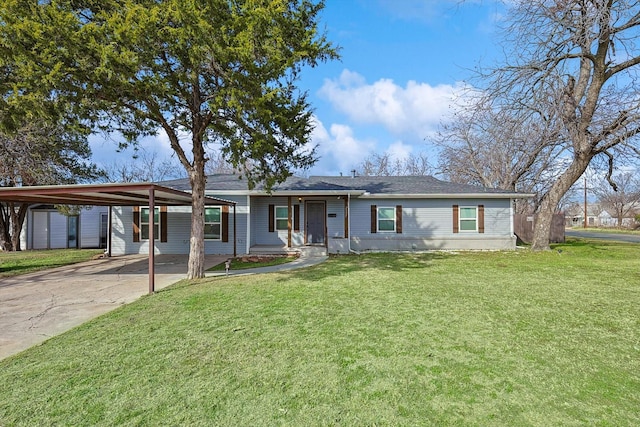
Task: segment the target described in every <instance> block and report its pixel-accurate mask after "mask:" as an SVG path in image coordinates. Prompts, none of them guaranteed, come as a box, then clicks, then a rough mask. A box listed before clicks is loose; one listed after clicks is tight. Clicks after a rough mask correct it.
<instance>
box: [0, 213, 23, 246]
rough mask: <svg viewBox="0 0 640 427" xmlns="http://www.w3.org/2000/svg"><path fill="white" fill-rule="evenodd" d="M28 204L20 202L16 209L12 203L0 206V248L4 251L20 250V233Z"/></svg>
mask: <svg viewBox="0 0 640 427" xmlns="http://www.w3.org/2000/svg"><path fill="white" fill-rule="evenodd" d="M28 208H29V205H28V204H26V203H21V204H20V205H19V206H18V210H17V211H16V208H15V206H14V204H13V203H8V204H6V205H4V204H3V205H2V207H0V209H1V212H0V248H1V249H2V250H5V251H9V252H12V251H20V250H22V248H21V247H20V233H21V232H22V225H23V224H24V219H25V217H26V216H27V209H28Z"/></svg>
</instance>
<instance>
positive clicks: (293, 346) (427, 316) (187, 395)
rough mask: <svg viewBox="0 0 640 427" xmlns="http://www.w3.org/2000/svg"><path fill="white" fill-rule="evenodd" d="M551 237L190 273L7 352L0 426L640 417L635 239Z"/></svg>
mask: <svg viewBox="0 0 640 427" xmlns="http://www.w3.org/2000/svg"><path fill="white" fill-rule="evenodd" d="M554 248H555V250H553V251H548V252H542V253H538V252H536V253H534V252H529V251H526V250H523V251H517V252H472V253H459V254H454V253H427V254H402V255H397V254H396V255H390V254H371V255H363V256H340V257H332V258H331V259H330V260H329V261H327V262H326V263H323V264H320V265H318V266H315V267H312V268H308V269H304V270H296V271H290V272H280V273H273V274H268V275H253V276H250V277H249V276H244V277H238V276H236V277H233V276H231V277H225V278H218V279H204V280H199V281H193V282H187V281H183V282H180V283H178V284H176V285H175V286H173V287H170V288H167V289H166V290H163V291H161V292H159V293H157V294H155V295H152V296H148V297H143V298H142V299H141V300H139V301H137V302H136V303H133V304H130V305H128V306H124V307H122V308H120V309H118V310H116V311H114V312H111V313H109V314H107V315H105V316H102V317H100V318H98V319H96V320H94V321H91V322H89V323H87V324H85V325H83V326H81V327H79V328H76V329H74V330H72V331H70V332H68V333H66V334H63V335H61V336H59V337H56V338H53V339H51V340H49V341H47V342H46V343H45V344H43V345H40V346H38V347H34V348H32V349H30V350H27V351H26V352H24V353H21V354H20V355H17V356H14V357H12V358H9V359H7V360H4V361H0V384H2V386H0V425H6V426H13V425H28V426H31V425H73V426H81V425H105V426H106V425H150V426H155V425H219V426H272V425H281V426H334V425H335V426H373V425H379V426H395V425H403V426H404V425H406V426H409V425H411V426H413V425H427V426H431V425H437V426H560V425H562V426H582V425H593V426H635V425H640V411H639V410H638V408H640V245H637V244H636V245H634V244H624V243H611V242H606V241H571V240H570V241H569V242H568V243H567V244H561V245H556V246H554ZM558 250H561V252H559V251H558Z"/></svg>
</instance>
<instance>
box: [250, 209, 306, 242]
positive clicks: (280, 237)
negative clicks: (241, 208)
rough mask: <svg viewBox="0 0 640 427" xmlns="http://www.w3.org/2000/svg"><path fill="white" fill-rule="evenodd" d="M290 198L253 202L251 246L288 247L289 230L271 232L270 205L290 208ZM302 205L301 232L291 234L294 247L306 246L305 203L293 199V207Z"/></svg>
mask: <svg viewBox="0 0 640 427" xmlns="http://www.w3.org/2000/svg"><path fill="white" fill-rule="evenodd" d="M288 203H289V200H288V197H254V198H253V199H252V201H251V246H255V245H268V246H287V243H288V236H289V233H288V231H287V230H274V231H272V232H270V231H269V205H275V206H288ZM296 204H298V205H300V231H299V232H292V233H291V240H292V242H291V243H292V245H293V246H301V245H303V244H304V201H302V202H299V201H298V198H297V197H295V198H292V199H291V205H292V206H293V205H296Z"/></svg>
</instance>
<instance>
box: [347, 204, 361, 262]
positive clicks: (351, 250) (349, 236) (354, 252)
mask: <svg viewBox="0 0 640 427" xmlns="http://www.w3.org/2000/svg"><path fill="white" fill-rule="evenodd" d="M347 202H348V203H347V205H348V207H349V221H348V222H349V233H348V236H347V239H348V243H347V245H348V247H349V253H350V254H351V253H353V254H356V255H360V252H358V251H354V250H353V249H351V193H348V194H347Z"/></svg>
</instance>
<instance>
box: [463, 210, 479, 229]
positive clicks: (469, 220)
mask: <svg viewBox="0 0 640 427" xmlns="http://www.w3.org/2000/svg"><path fill="white" fill-rule="evenodd" d="M460 231H478V210H477V208H476V207H475V206H460Z"/></svg>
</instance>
